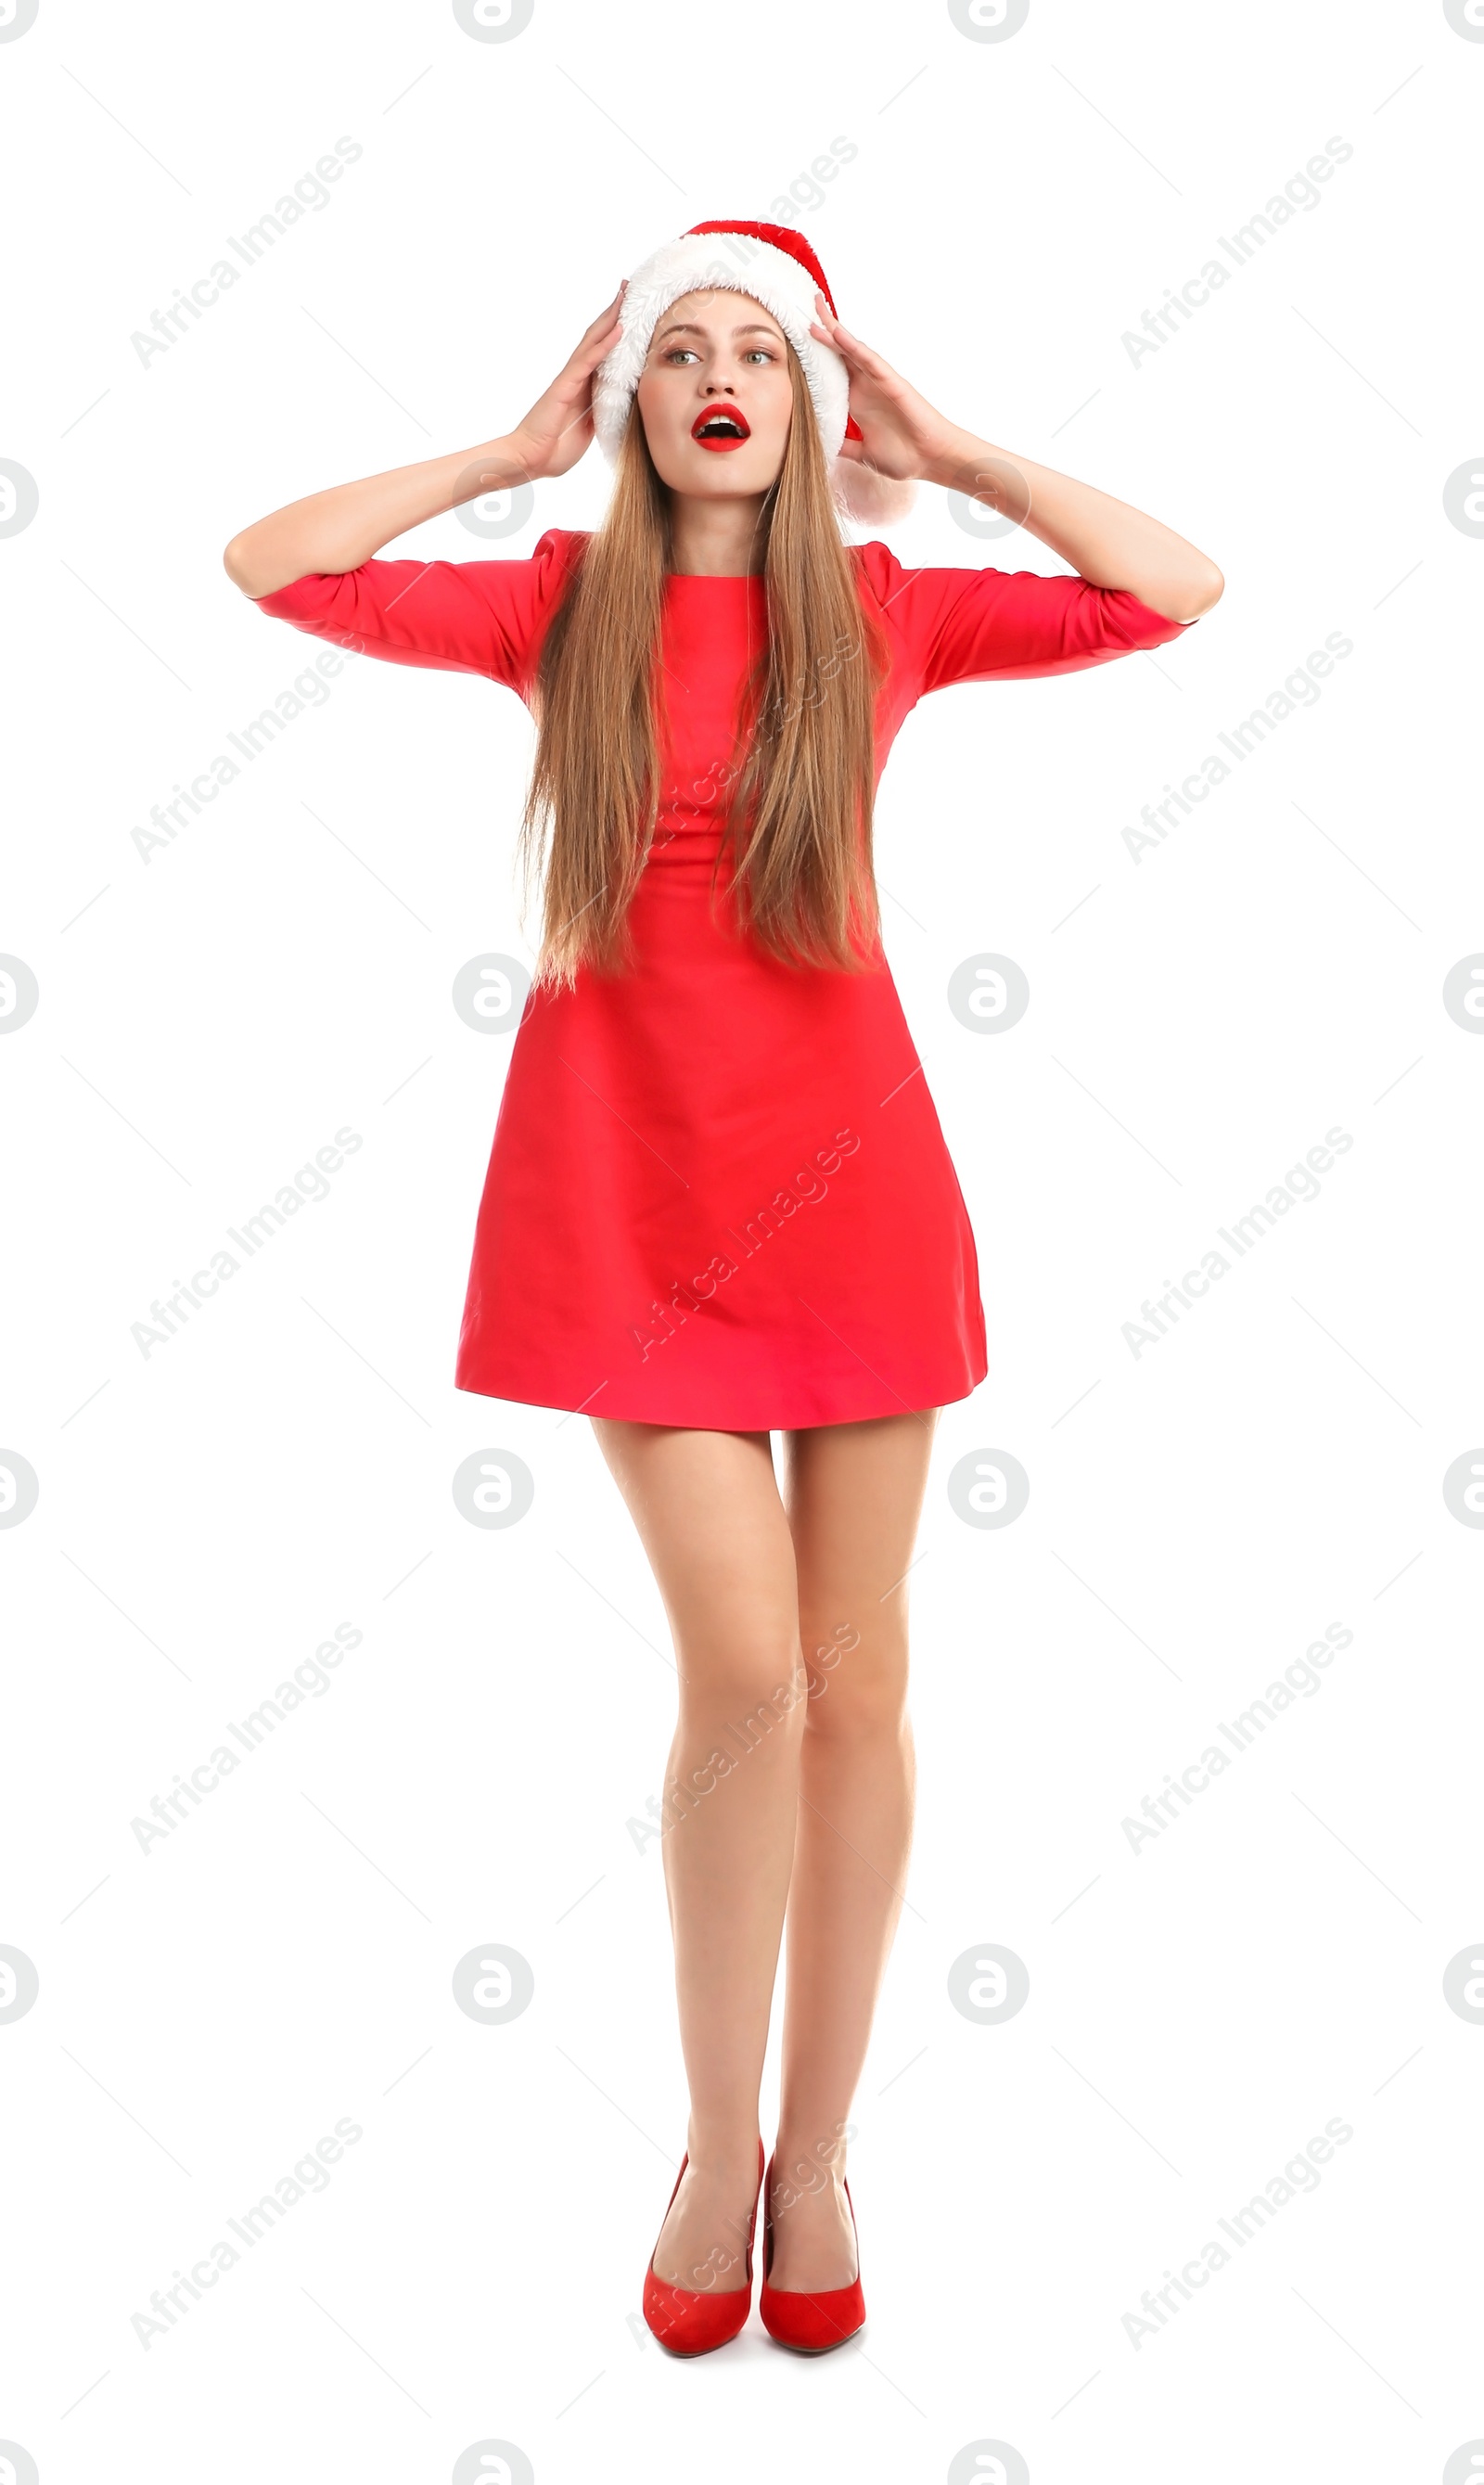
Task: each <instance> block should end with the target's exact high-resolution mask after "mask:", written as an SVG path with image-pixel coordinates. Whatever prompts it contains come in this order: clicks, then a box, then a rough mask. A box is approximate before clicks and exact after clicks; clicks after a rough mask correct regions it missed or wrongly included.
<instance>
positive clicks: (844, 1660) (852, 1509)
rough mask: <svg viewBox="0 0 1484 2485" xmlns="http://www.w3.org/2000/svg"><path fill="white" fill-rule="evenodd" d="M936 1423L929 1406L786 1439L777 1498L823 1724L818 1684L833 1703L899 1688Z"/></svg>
mask: <svg viewBox="0 0 1484 2485" xmlns="http://www.w3.org/2000/svg"><path fill="white" fill-rule="evenodd" d="M937 1421H938V1411H937V1409H936V1408H929V1409H928V1410H926V1411H925V1412H923V1413H921V1414H917V1413H913V1414H902V1415H883V1416H878V1417H874V1418H872V1419H870V1420H868V1421H866V1422H863V1423H858V1424H822V1425H818V1426H815V1427H813V1428H811V1430H809V1431H807V1432H798V1433H790V1434H788V1435H787V1437H786V1442H785V1456H784V1488H783V1497H784V1505H785V1509H786V1512H787V1517H788V1524H789V1530H790V1533H791V1535H792V1538H793V1546H794V1559H795V1563H796V1566H797V1572H798V1599H799V1626H800V1632H801V1636H802V1639H803V1644H804V1652H805V1657H806V1659H807V1661H808V1662H809V1664H810V1667H811V1675H812V1678H813V1684H814V1686H815V1689H814V1697H813V1698H811V1702H810V1722H811V1724H814V1723H818V1724H820V1725H824V1724H825V1723H826V1713H825V1712H826V1710H827V1709H828V1708H829V1707H830V1702H829V1701H827V1700H824V1699H822V1698H821V1697H820V1693H819V1689H818V1687H817V1686H818V1685H820V1684H821V1683H823V1682H826V1681H827V1682H829V1684H830V1685H831V1688H832V1692H833V1690H834V1689H836V1688H838V1690H839V1691H840V1692H841V1693H843V1694H845V1695H846V1699H845V1700H844V1701H838V1702H836V1704H835V1707H836V1709H838V1707H841V1706H844V1705H853V1700H854V1699H859V1698H864V1697H866V1696H868V1694H869V1693H870V1692H871V1691H873V1690H875V1691H879V1692H883V1693H888V1694H890V1695H892V1696H895V1697H899V1696H900V1694H901V1691H902V1689H903V1688H904V1685H905V1676H906V1612H907V1576H908V1573H909V1571H910V1570H911V1568H912V1563H913V1545H914V1543H915V1541H916V1537H917V1531H918V1524H919V1521H920V1519H921V1511H922V1499H923V1494H924V1492H925V1490H926V1486H927V1474H928V1466H929V1462H930V1460H931V1456H932V1448H933V1439H934V1434H935V1433H936V1429H937ZM821 1652H823V1653H821ZM832 1713H833V1712H832Z"/></svg>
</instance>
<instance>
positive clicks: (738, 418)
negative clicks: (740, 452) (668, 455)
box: [691, 405, 752, 449]
mask: <svg viewBox="0 0 1484 2485" xmlns="http://www.w3.org/2000/svg"><path fill="white" fill-rule="evenodd" d="M691 438H692V439H693V440H695V441H699V443H700V445H701V448H702V449H740V448H741V446H742V443H743V442H744V440H750V439H751V438H752V432H751V431H750V429H749V428H748V421H747V417H746V415H745V414H739V413H738V412H737V410H736V408H735V407H734V406H719V405H718V406H709V407H708V408H707V410H706V412H705V413H704V414H701V415H698V416H697V418H696V421H695V422H694V423H692V425H691Z"/></svg>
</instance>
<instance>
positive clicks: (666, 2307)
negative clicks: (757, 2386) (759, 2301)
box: [644, 2140, 762, 2356]
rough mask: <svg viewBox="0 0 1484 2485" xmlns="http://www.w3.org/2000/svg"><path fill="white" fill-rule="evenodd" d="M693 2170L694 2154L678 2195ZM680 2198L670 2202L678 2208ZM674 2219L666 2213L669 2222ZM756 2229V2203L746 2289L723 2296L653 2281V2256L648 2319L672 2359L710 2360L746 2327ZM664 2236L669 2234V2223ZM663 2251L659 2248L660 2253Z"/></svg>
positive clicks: (682, 2162) (728, 2290) (646, 2302)
mask: <svg viewBox="0 0 1484 2485" xmlns="http://www.w3.org/2000/svg"><path fill="white" fill-rule="evenodd" d="M689 2164H690V2152H689V2150H687V2151H686V2154H685V2155H684V2156H683V2157H682V2158H681V2160H680V2172H679V2174H677V2175H676V2176H675V2192H678V2191H679V2189H680V2181H681V2176H683V2174H684V2172H685V2170H686V2168H687V2166H688V2165H689ZM757 2183H758V2189H759V2190H760V2189H761V2187H762V2142H761V2141H760V2140H759V2141H758V2143H757ZM675 2192H672V2193H671V2196H670V2203H671V2207H673V2205H674V2197H675ZM669 2215H670V2209H669V2208H667V2210H666V2212H665V2216H666V2217H668V2216H669ZM756 2224H757V2202H756V2197H755V2198H754V2201H753V2206H752V2213H751V2215H750V2216H749V2218H748V2221H747V2284H746V2285H745V2286H728V2288H726V2289H725V2291H724V2292H722V2293H717V2292H716V2290H715V2289H708V2290H706V2291H705V2292H703V2293H701V2292H698V2291H697V2290H696V2289H695V2288H692V2287H689V2286H672V2285H671V2283H670V2280H668V2279H665V2278H656V2277H655V2275H654V2253H650V2254H649V2266H648V2268H647V2269H646V2271H645V2299H644V2309H645V2319H646V2322H647V2323H648V2326H649V2328H650V2330H651V2331H652V2332H653V2334H654V2335H655V2337H656V2338H657V2339H658V2340H659V2342H660V2345H661V2346H662V2347H664V2348H665V2349H667V2351H668V2352H669V2353H670V2354H671V2355H672V2356H708V2355H709V2354H710V2353H711V2350H712V2348H713V2347H725V2346H726V2344H727V2342H728V2338H735V2336H736V2335H737V2333H738V2331H739V2330H741V2329H743V2328H744V2327H745V2325H746V2321H747V2316H748V2313H749V2312H750V2311H751V2309H752V2304H753V2233H754V2229H755V2228H756ZM660 2230H661V2232H662V2233H663V2231H664V2221H663V2220H662V2221H661V2226H660ZM657 2249H658V2247H657V2246H656V2250H657Z"/></svg>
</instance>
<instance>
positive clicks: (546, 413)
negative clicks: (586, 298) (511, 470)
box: [510, 277, 628, 483]
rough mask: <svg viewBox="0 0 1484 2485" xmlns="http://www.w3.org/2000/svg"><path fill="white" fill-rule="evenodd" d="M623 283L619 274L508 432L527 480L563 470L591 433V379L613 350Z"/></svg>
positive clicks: (589, 440)
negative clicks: (608, 297)
mask: <svg viewBox="0 0 1484 2485" xmlns="http://www.w3.org/2000/svg"><path fill="white" fill-rule="evenodd" d="M627 286H628V279H627V278H626V277H625V279H624V281H623V284H622V285H620V286H619V287H618V292H617V293H616V294H615V295H614V298H613V300H612V301H611V302H610V304H609V305H608V308H607V310H606V311H600V312H599V313H598V315H597V317H596V318H595V319H594V320H593V322H592V324H591V327H590V328H588V329H586V330H585V331H584V333H583V337H582V341H581V342H580V344H579V345H578V346H577V349H576V351H575V352H574V353H573V354H571V355H569V356H568V358H567V360H566V362H565V363H563V367H562V369H561V370H560V371H559V372H558V373H557V376H556V378H555V379H554V380H553V381H552V384H551V386H550V388H549V389H547V390H546V391H545V392H544V394H543V395H542V396H538V397H537V398H536V403H535V405H534V406H533V407H532V408H531V411H530V413H529V414H528V415H525V416H524V417H523V418H522V420H521V421H520V422H519V423H517V424H516V425H515V428H514V430H513V431H512V432H511V434H510V443H511V445H512V447H513V448H514V449H515V450H516V451H517V452H518V454H519V455H520V458H521V460H522V463H523V464H524V466H525V470H526V473H527V475H528V477H529V478H530V479H531V481H532V482H533V483H538V482H540V481H541V479H542V478H543V477H545V476H550V475H564V474H565V473H566V471H567V469H568V467H570V466H575V465H576V463H577V460H578V459H579V457H581V455H582V454H583V451H585V450H586V449H587V447H588V445H589V443H590V442H591V438H592V382H593V378H594V375H595V373H596V371H597V367H598V365H599V363H601V362H602V361H603V359H604V357H605V355H608V354H611V353H612V352H613V349H614V347H615V345H617V343H618V339H619V336H620V334H621V333H622V332H621V327H620V322H619V313H620V311H621V308H622V303H623V296H624V293H625V291H626V290H627Z"/></svg>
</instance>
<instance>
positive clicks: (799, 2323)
mask: <svg viewBox="0 0 1484 2485" xmlns="http://www.w3.org/2000/svg"><path fill="white" fill-rule="evenodd" d="M763 2179H764V2183H765V2185H766V2191H765V2195H764V2197H765V2199H766V2203H767V2205H766V2207H765V2209H764V2211H763V2230H762V2234H763V2240H762V2292H761V2293H760V2295H759V2296H758V2298H757V2309H758V2311H759V2312H760V2313H761V2315H762V2326H763V2328H764V2329H765V2330H766V2332H767V2334H768V2335H769V2337H770V2338H776V2339H777V2340H778V2343H779V2345H780V2346H781V2347H792V2348H793V2350H794V2351H795V2353H796V2354H797V2355H800V2356H824V2355H827V2354H828V2353H829V2351H830V2349H831V2348H832V2347H843V2345H844V2343H845V2341H846V2339H847V2338H853V2337H854V2336H855V2334H856V2332H857V2331H858V2330H860V2329H863V2328H864V2327H865V2323H866V2298H865V2296H864V2295H863V2294H862V2292H861V2238H860V2236H859V2234H857V2236H856V2274H855V2276H854V2278H853V2279H852V2280H851V2281H850V2284H849V2285H848V2286H831V2287H827V2288H825V2289H824V2291H823V2292H822V2293H821V2294H818V2295H807V2294H803V2293H801V2292H800V2291H799V2290H798V2289H797V2288H794V2287H791V2286H771V2285H770V2284H769V2283H768V2272H769V2270H770V2269H771V2268H772V2266H773V2160H772V2158H771V2157H770V2158H769V2160H768V2171H767V2173H766V2175H765V2176H764V2178H763ZM845 2198H846V2200H847V2201H848V2202H849V2206H850V2224H851V2226H852V2227H854V2226H855V2202H854V2201H853V2200H852V2199H851V2198H850V2185H849V2183H848V2182H847V2183H846V2185H845Z"/></svg>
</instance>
